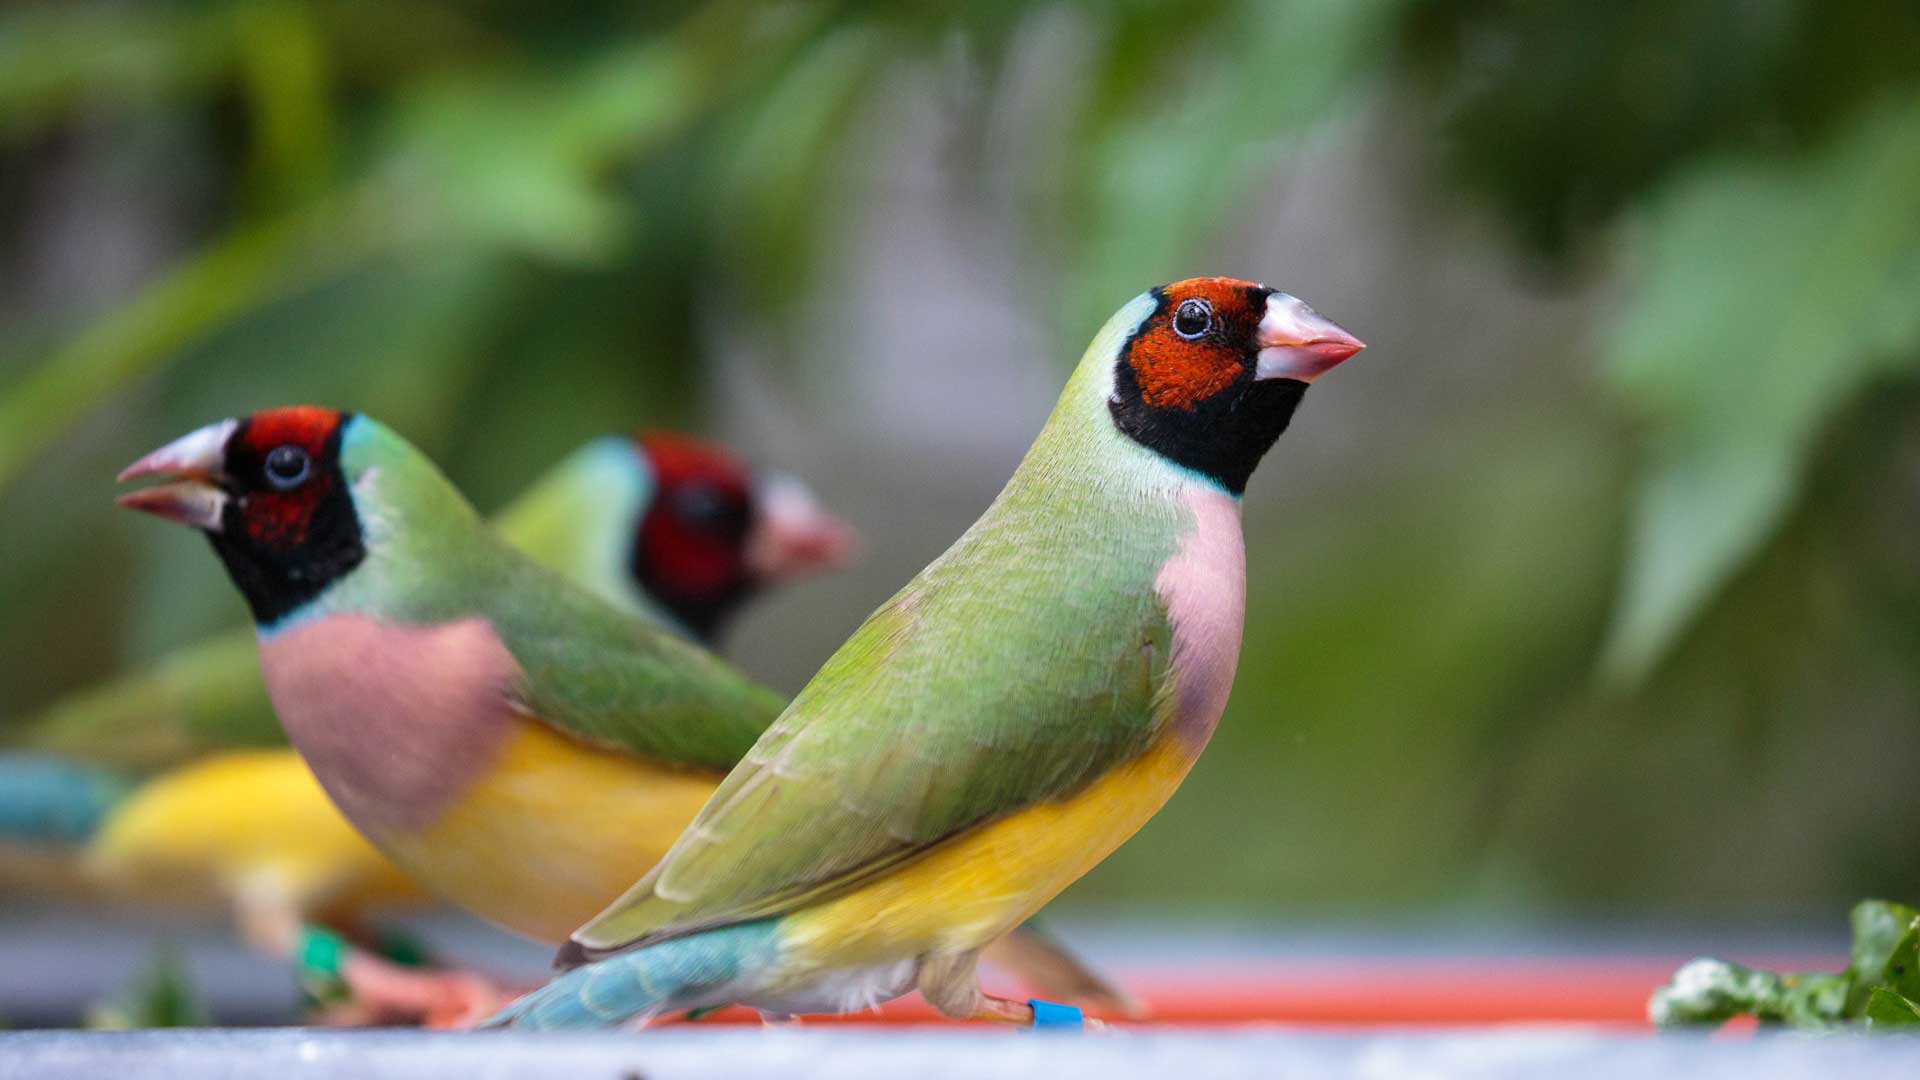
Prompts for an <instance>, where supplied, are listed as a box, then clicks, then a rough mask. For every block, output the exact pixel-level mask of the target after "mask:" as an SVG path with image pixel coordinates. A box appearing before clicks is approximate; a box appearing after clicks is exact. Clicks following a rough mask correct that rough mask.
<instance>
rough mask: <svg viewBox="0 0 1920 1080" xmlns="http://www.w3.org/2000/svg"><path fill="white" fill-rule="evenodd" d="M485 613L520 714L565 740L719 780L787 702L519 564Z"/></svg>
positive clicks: (699, 651)
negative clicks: (515, 675) (510, 673)
mask: <svg viewBox="0 0 1920 1080" xmlns="http://www.w3.org/2000/svg"><path fill="white" fill-rule="evenodd" d="M516 577H517V578H518V579H520V580H516V581H514V582H513V583H512V586H511V587H509V588H507V589H503V590H501V591H500V592H498V593H497V594H495V599H493V600H492V601H491V602H490V603H489V604H488V606H487V611H486V614H487V616H488V619H489V621H490V622H491V623H492V624H493V626H494V629H495V631H496V632H497V633H498V634H499V635H500V638H501V641H502V643H503V644H505V646H506V647H507V650H508V651H509V652H511V653H512V654H513V657H514V660H515V661H516V662H517V663H518V664H519V666H520V669H521V675H520V680H519V685H517V686H515V687H512V688H511V691H512V693H513V695H514V698H515V704H516V706H518V707H519V709H520V710H521V711H522V712H524V713H526V714H528V715H530V716H533V717H537V718H538V719H540V720H541V721H543V722H545V723H547V724H549V725H551V726H552V727H554V728H555V729H557V730H559V731H560V732H562V733H563V734H566V735H570V736H572V737H575V738H578V739H580V740H582V741H584V742H587V743H591V744H593V745H595V746H599V747H602V748H606V749H614V750H621V751H625V752H629V753H634V754H639V755H642V756H645V757H649V758H652V759H655V760H658V761H663V762H666V763H669V764H675V765H682V766H686V767H690V768H701V769H711V770H715V771H725V770H727V769H730V768H732V767H733V765H734V763H735V762H737V761H739V760H740V758H741V756H742V755H744V754H745V753H746V752H747V750H748V749H749V748H751V747H752V746H753V744H754V740H755V739H757V738H758V737H759V735H760V733H761V732H762V731H764V730H765V729H766V727H767V725H768V724H769V723H771V722H772V720H773V718H774V717H775V716H777V715H779V712H780V708H781V706H782V705H783V704H784V703H785V702H784V700H783V699H782V698H781V697H780V696H779V695H778V694H775V693H774V692H773V691H771V690H768V689H766V688H765V687H763V686H760V685H759V684H757V683H755V682H753V681H752V680H750V679H748V678H747V677H746V676H745V675H744V674H742V673H741V672H740V671H739V670H737V669H736V668H734V667H733V666H731V665H729V664H728V663H727V662H726V661H724V660H722V659H720V658H719V657H718V656H715V655H714V654H713V653H711V652H708V651H707V650H706V649H703V648H701V647H700V646H698V645H694V644H691V643H689V642H685V641H682V640H680V639H679V638H677V637H675V636H674V635H673V634H672V633H671V632H669V631H667V630H666V629H664V628H662V627H659V626H657V625H652V624H649V623H646V622H644V621H642V620H640V619H638V618H635V617H631V616H628V615H626V614H624V613H622V612H618V611H615V610H613V609H612V608H610V607H608V606H606V605H605V604H603V603H600V602H599V601H597V600H594V599H593V598H591V597H588V596H586V595H584V594H582V593H580V592H579V591H578V590H576V589H573V588H570V587H568V586H566V585H565V584H564V583H562V582H560V581H559V580H558V579H557V578H554V577H553V576H552V574H551V572H550V571H548V570H546V569H545V568H544V567H537V566H534V565H533V564H531V563H525V562H521V563H519V564H517V566H516Z"/></svg>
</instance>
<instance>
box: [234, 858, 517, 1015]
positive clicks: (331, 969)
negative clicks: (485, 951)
mask: <svg viewBox="0 0 1920 1080" xmlns="http://www.w3.org/2000/svg"><path fill="white" fill-rule="evenodd" d="M233 895H234V912H235V920H236V921H237V922H238V923H239V927H240V934H241V937H242V938H244V939H245V940H246V942H247V943H248V944H249V945H250V946H252V947H253V948H254V949H255V950H257V951H259V952H262V953H265V954H266V955H269V956H275V957H281V958H284V959H286V960H288V961H290V962H292V963H293V965H294V966H295V968H296V970H297V971H298V972H299V975H300V985H301V987H302V989H304V990H305V991H306V993H307V995H308V997H309V998H311V999H312V1000H313V1001H314V1002H315V1003H316V1004H317V1006H318V1014H319V1019H320V1020H321V1022H323V1023H327V1024H331V1025H336V1026H342V1027H360V1026H367V1025H373V1024H394V1023H415V1024H425V1025H427V1026H429V1027H460V1026H465V1025H467V1024H471V1023H474V1022H476V1021H479V1020H482V1019H484V1018H486V1017H488V1016H490V1015H492V1014H493V1012H494V1011H495V1010H496V1009H497V1008H499V1007H500V1006H501V1005H503V1004H505V1003H506V1002H507V1001H508V1000H510V999H511V998H512V997H513V995H512V994H510V993H507V992H506V991H504V990H502V989H500V988H499V987H497V986H495V985H494V984H493V982H492V981H491V980H488V979H486V978H484V977H482V976H480V975H476V974H473V973H471V972H463V971H422V970H420V969H418V968H412V967H408V966H406V965H403V964H397V963H395V962H393V961H391V960H388V959H386V958H384V957H381V956H378V955H376V954H374V953H373V952H370V951H368V950H367V949H363V948H361V947H359V946H357V945H354V944H352V943H351V942H349V941H348V940H347V939H346V938H344V937H342V936H341V935H340V934H338V933H336V932H334V931H332V930H329V929H327V928H325V927H321V926H316V925H313V924H312V923H309V922H308V921H307V920H306V919H305V918H304V917H303V916H302V908H303V905H302V904H301V903H300V901H299V900H297V899H296V898H295V895H294V892H293V890H291V889H289V888H288V887H287V885H286V882H285V881H283V880H282V879H281V878H280V876H279V875H261V876H257V877H253V878H250V879H248V880H246V881H244V882H242V883H241V884H240V885H239V887H238V888H236V889H235V890H234V894H233Z"/></svg>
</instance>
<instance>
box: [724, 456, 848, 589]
mask: <svg viewBox="0 0 1920 1080" xmlns="http://www.w3.org/2000/svg"><path fill="white" fill-rule="evenodd" d="M755 495H756V497H757V498H758V500H759V513H758V514H757V516H756V517H755V520H754V523H753V531H752V533H751V534H750V535H749V536H748V537H747V569H748V571H749V572H751V573H752V574H753V576H754V578H755V579H756V580H758V581H761V582H765V583H773V582H781V581H791V580H793V579H795V578H798V577H804V576H805V575H807V574H811V573H815V572H818V571H821V570H836V569H839V568H840V567H842V566H845V565H846V564H847V562H848V560H850V559H851V558H852V557H853V555H854V552H855V551H856V550H858V548H859V545H860V537H859V534H858V533H856V532H854V530H853V527H852V526H851V525H848V524H847V523H846V522H844V521H842V520H840V519H839V518H837V517H835V516H834V515H833V514H831V513H829V512H828V511H827V509H826V508H825V507H823V506H821V505H820V500H819V499H817V498H815V497H814V494H813V492H812V491H810V490H808V488H807V486H806V485H805V484H802V483H801V482H800V481H798V480H796V479H794V478H793V477H791V476H786V475H783V474H778V473H776V474H774V475H772V476H769V477H766V478H765V479H763V480H761V481H760V483H759V484H758V485H757V490H756V492H755Z"/></svg>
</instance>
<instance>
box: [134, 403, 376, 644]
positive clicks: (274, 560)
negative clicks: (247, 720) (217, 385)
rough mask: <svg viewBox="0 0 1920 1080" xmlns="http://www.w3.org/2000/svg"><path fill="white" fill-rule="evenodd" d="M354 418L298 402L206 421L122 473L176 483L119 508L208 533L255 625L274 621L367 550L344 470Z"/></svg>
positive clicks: (350, 566) (136, 494)
mask: <svg viewBox="0 0 1920 1080" xmlns="http://www.w3.org/2000/svg"><path fill="white" fill-rule="evenodd" d="M351 418H352V414H350V413H342V412H339V411H337V410H334V409H326V408H320V407H317V406H311V405H300V406H293V407H289V408H283V409H268V410H266V411H264V412H258V413H255V414H253V415H252V416H249V417H245V418H243V419H237V420H222V421H220V422H219V423H217V424H209V425H207V426H206V427H203V428H201V429H199V430H198V431H194V432H192V433H191V434H188V435H185V436H182V437H181V438H179V439H176V440H174V441H173V442H171V443H168V444H167V445H166V446H163V447H161V448H160V449H158V450H155V451H154V452H153V453H151V454H148V455H147V456H146V457H143V458H141V459H140V460H139V461H137V462H134V463H133V464H132V465H131V466H129V467H128V468H127V469H126V470H125V471H124V472H122V473H121V474H120V479H121V480H122V481H125V480H132V479H135V478H139V477H158V478H166V479H169V480H172V481H173V482H172V483H166V484H161V485H159V486H157V487H151V488H146V489H143V490H140V491H135V492H131V493H129V494H127V495H123V496H121V497H120V500H119V501H120V505H122V506H127V507H131V508H133V509H135V510H143V511H145V512H147V513H150V514H154V515H157V516H159V517H163V518H166V519H168V520H170V521H176V522H179V523H180V524H183V525H188V526H191V527H193V528H196V529H199V530H201V531H202V532H204V533H206V534H207V537H208V539H209V540H211V541H212V543H213V547H214V550H215V551H216V552H218V553H219V555H220V558H221V560H222V561H223V562H225V563H226V566H227V571H228V573H230V574H231V575H232V576H233V580H234V584H235V585H237V586H239V588H240V591H241V593H242V594H243V595H245V596H246V598H247V604H248V606H249V607H251V608H252V609H253V614H254V618H255V620H256V621H258V622H261V623H267V622H271V621H272V620H274V619H277V618H279V617H280V616H281V615H284V614H286V613H287V612H289V611H291V610H293V609H294V608H297V607H299V606H300V605H302V604H304V603H306V602H307V601H308V600H310V599H312V598H313V597H314V596H317V595H318V594H319V593H320V592H321V591H323V590H324V589H325V588H326V587H327V586H328V585H329V584H331V583H332V582H333V581H335V580H337V579H338V578H339V577H340V576H341V575H342V574H345V573H346V572H347V571H349V570H351V569H353V567H355V566H356V565H358V564H359V562H360V560H361V559H362V558H363V557H364V556H365V554H366V549H365V547H364V545H363V543H362V538H361V533H360V520H359V515H358V514H357V512H356V511H355V509H354V504H353V498H352V494H351V492H349V491H348V489H347V482H346V477H345V475H344V474H343V473H342V472H341V469H340V440H341V435H342V432H343V430H344V429H345V427H346V424H347V422H348V421H349V420H350V419H351Z"/></svg>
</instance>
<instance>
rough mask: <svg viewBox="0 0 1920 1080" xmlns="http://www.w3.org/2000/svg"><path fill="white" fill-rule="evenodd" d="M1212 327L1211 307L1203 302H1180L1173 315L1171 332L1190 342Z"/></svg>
mask: <svg viewBox="0 0 1920 1080" xmlns="http://www.w3.org/2000/svg"><path fill="white" fill-rule="evenodd" d="M1212 326H1213V305H1212V304H1209V303H1207V302H1206V301H1205V300H1182V301H1180V307H1179V308H1178V309H1177V310H1175V311H1174V313H1173V332H1174V333H1176V334H1179V335H1180V336H1181V337H1183V338H1186V339H1187V340H1188V341H1192V340H1193V339H1194V338H1197V337H1199V336H1201V335H1202V334H1205V333H1206V332H1207V330H1208V329H1210V328H1211V327H1212Z"/></svg>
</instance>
